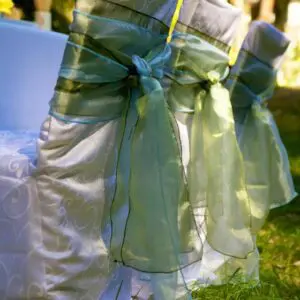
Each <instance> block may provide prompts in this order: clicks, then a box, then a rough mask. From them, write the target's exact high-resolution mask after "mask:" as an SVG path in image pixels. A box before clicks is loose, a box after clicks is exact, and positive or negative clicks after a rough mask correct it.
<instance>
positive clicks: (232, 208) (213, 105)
mask: <svg viewBox="0 0 300 300" xmlns="http://www.w3.org/2000/svg"><path fill="white" fill-rule="evenodd" d="M202 115H203V122H204V128H203V129H204V130H203V132H204V136H203V141H204V143H203V145H204V155H205V162H206V172H207V176H208V178H207V193H206V201H207V224H206V226H207V240H208V242H209V244H210V246H211V247H212V248H213V249H215V250H217V251H218V252H221V253H223V254H226V255H229V256H232V257H237V258H245V257H247V255H248V254H249V253H251V252H252V251H254V248H255V247H254V242H253V238H252V235H251V232H250V223H251V214H250V205H249V198H248V194H247V191H246V185H245V180H244V177H245V176H244V166H243V159H242V155H241V152H240V150H239V146H238V143H237V139H236V134H235V128H234V119H233V115H232V108H231V103H230V99H229V93H228V91H227V90H226V89H225V88H224V87H223V86H222V85H221V84H219V83H217V84H214V85H213V86H212V87H211V90H210V93H209V94H208V95H207V98H206V99H205V103H204V107H203V113H202Z"/></svg>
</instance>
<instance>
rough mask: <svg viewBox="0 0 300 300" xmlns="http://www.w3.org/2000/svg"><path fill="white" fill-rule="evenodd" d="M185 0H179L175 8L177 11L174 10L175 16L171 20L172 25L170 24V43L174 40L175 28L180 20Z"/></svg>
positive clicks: (168, 41) (168, 40)
mask: <svg viewBox="0 0 300 300" xmlns="http://www.w3.org/2000/svg"><path fill="white" fill-rule="evenodd" d="M183 1H184V0H178V1H177V5H176V9H175V12H174V15H173V18H172V21H171V25H170V30H169V33H168V38H167V43H168V44H169V43H170V42H171V41H172V35H173V32H174V30H175V26H176V24H177V22H178V19H179V14H180V10H181V7H182V5H183Z"/></svg>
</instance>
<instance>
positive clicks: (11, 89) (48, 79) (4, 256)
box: [0, 21, 67, 300]
mask: <svg viewBox="0 0 300 300" xmlns="http://www.w3.org/2000/svg"><path fill="white" fill-rule="evenodd" d="M21 24H22V23H17V22H2V21H0V40H1V45H0V78H1V80H0V90H1V95H0V237H1V243H0V299H11V300H17V299H40V298H39V295H41V293H40V291H39V287H38V286H39V282H43V280H44V279H43V272H42V269H43V266H41V264H40V262H39V260H37V259H36V258H35V259H33V255H32V250H33V249H34V247H35V246H36V244H34V243H33V240H38V239H36V234H38V230H37V231H34V230H32V228H33V224H34V223H35V218H36V216H38V215H39V213H38V207H37V205H33V204H32V197H31V196H32V189H29V188H27V185H26V184H25V182H26V180H27V179H28V177H29V176H30V175H31V174H32V171H33V170H34V164H35V161H36V139H37V137H38V135H39V129H40V124H41V122H42V120H43V118H44V116H45V115H46V114H47V112H48V102H49V100H50V99H51V97H52V94H53V88H54V85H55V82H56V78H57V74H58V70H59V66H60V63H61V59H62V56H63V50H64V47H65V44H66V40H67V37H66V36H64V35H61V34H57V33H53V32H44V31H41V30H38V29H36V28H34V27H31V26H24V25H23V24H22V25H21ZM39 227H40V226H39V225H37V226H35V227H34V228H39Z"/></svg>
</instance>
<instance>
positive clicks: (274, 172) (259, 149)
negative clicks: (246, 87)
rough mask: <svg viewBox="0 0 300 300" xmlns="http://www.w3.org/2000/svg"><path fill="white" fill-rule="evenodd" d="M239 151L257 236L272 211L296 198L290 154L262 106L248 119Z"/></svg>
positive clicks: (253, 111) (267, 112)
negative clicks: (244, 168) (243, 163)
mask: <svg viewBox="0 0 300 300" xmlns="http://www.w3.org/2000/svg"><path fill="white" fill-rule="evenodd" d="M240 148H241V151H242V154H243V158H244V162H245V166H246V184H247V191H248V193H249V197H250V206H251V209H250V212H251V219H252V222H251V230H252V233H253V234H256V233H257V232H258V231H259V230H260V229H261V227H262V226H263V224H264V221H265V219H266V217H267V215H268V213H269V210H270V208H272V207H276V206H280V205H283V204H286V203H287V202H289V201H291V200H292V199H293V198H294V197H295V196H296V192H295V190H294V185H293V181H292V176H291V173H290V168H289V161H288V155H287V153H286V150H285V148H284V146H283V143H282V141H281V138H280V135H279V132H278V129H277V126H276V124H275V122H274V119H273V117H272V115H271V113H270V112H269V111H268V109H267V108H264V107H262V106H261V104H254V105H253V106H252V109H251V111H250V112H249V114H248V116H247V118H246V120H245V124H244V131H243V135H242V139H241V141H240Z"/></svg>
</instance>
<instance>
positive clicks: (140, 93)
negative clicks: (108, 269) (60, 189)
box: [50, 12, 254, 272]
mask: <svg viewBox="0 0 300 300" xmlns="http://www.w3.org/2000/svg"><path fill="white" fill-rule="evenodd" d="M165 40H166V36H164V35H158V34H155V33H152V32H151V31H150V30H146V29H143V28H140V27H137V26H136V25H132V24H129V23H125V22H120V21H116V20H110V19H105V18H100V17H95V16H89V15H85V14H82V13H80V12H76V14H75V21H74V23H73V25H72V34H71V36H70V40H69V42H68V46H67V49H66V51H65V55H64V59H63V63H62V66H61V71H60V79H59V81H58V84H57V88H56V92H55V96H54V98H53V100H52V102H51V112H50V113H51V114H52V115H54V116H56V117H59V118H62V119H63V120H66V121H71V122H100V121H102V122H104V121H110V120H114V119H120V120H121V121H122V124H123V130H122V132H121V135H122V136H121V138H120V145H116V148H117V147H118V146H119V151H118V166H117V174H116V175H117V187H116V191H115V197H114V201H113V204H112V207H111V221H112V239H111V254H112V256H113V258H114V259H115V260H116V261H120V262H123V263H124V264H125V265H128V266H131V267H134V268H136V269H139V270H142V271H146V272H171V271H175V270H177V269H179V268H180V267H183V266H186V265H188V264H190V263H192V262H194V261H196V260H198V259H201V255H202V247H201V240H200V235H201V233H200V232H199V231H200V229H199V226H197V225H198V224H196V222H195V219H194V211H195V210H196V209H198V208H200V207H206V208H207V209H206V227H207V239H208V241H209V243H210V244H211V246H212V247H213V248H215V249H216V250H218V251H220V252H222V253H225V254H227V255H231V256H235V257H241V258H243V257H246V256H247V255H248V253H249V252H251V251H252V250H253V248H254V246H253V242H252V238H251V234H250V231H249V226H250V213H249V203H248V197H247V193H246V189H245V184H244V171H243V165H242V158H241V154H240V152H239V148H238V144H237V141H236V136H235V131H234V121H233V116H232V111H231V105H230V100H229V95H228V92H227V90H226V89H225V88H224V87H223V86H222V85H221V83H220V82H221V80H222V79H224V77H225V76H226V75H227V73H228V57H227V55H226V54H225V53H224V52H222V51H221V50H218V49H217V48H215V47H213V46H212V45H210V44H209V43H207V42H206V41H204V40H201V39H200V38H198V37H195V36H192V35H187V34H178V33H177V34H175V35H174V39H173V42H172V43H171V44H166V43H165ZM195 86H199V87H200V88H199V89H198V92H197V93H196V97H190V96H189V94H187V95H184V93H181V92H180V90H181V89H182V88H189V87H191V89H192V88H194V87H195ZM176 91H178V93H176ZM174 93H175V94H174ZM171 94H172V97H171V96H170V95H171ZM176 111H177V112H183V113H192V114H193V125H192V133H191V141H190V143H191V150H190V152H191V153H190V157H191V160H190V164H189V168H188V171H187V172H185V170H184V168H183V166H182V159H181V143H180V140H179V138H178V135H177V133H176V121H175V118H174V113H175V112H176ZM133 112H135V113H133ZM134 114H135V116H134V117H133V121H132V120H131V121H132V122H131V125H129V119H130V118H132V117H131V116H132V115H134ZM132 124H133V126H132ZM129 126H130V128H129ZM126 204H128V207H129V211H127V218H126V220H125V222H123V223H122V222H121V220H120V218H119V215H120V214H119V213H120V211H121V210H122V209H123V207H124V206H126Z"/></svg>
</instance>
